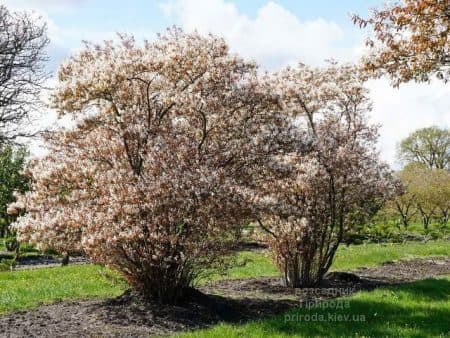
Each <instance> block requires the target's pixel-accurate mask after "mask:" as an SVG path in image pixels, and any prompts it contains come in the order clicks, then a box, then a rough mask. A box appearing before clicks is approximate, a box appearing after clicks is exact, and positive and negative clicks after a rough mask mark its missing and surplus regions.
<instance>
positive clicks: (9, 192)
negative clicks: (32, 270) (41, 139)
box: [0, 146, 28, 237]
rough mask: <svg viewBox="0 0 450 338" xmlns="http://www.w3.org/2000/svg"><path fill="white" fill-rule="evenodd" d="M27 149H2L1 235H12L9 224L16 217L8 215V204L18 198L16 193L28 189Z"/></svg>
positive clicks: (0, 175)
mask: <svg viewBox="0 0 450 338" xmlns="http://www.w3.org/2000/svg"><path fill="white" fill-rule="evenodd" d="M26 157H27V151H26V150H25V149H24V148H19V149H17V150H14V149H13V148H12V147H11V146H4V147H3V148H2V149H1V150H0V237H5V236H8V235H10V232H9V231H8V228H9V225H10V224H11V223H12V222H13V221H14V219H15V217H13V216H11V215H8V213H7V206H8V205H9V204H10V203H12V202H14V201H15V200H16V198H15V196H14V193H15V192H18V193H24V192H25V191H27V190H28V177H26V176H24V175H23V174H22V170H23V169H24V167H25V160H26Z"/></svg>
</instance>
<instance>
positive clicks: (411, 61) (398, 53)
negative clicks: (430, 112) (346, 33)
mask: <svg viewBox="0 0 450 338" xmlns="http://www.w3.org/2000/svg"><path fill="white" fill-rule="evenodd" d="M353 20H354V22H355V23H356V24H358V25H360V26H361V27H365V26H367V25H369V26H371V27H373V31H374V35H375V36H374V38H373V39H369V40H368V41H367V44H368V46H369V48H370V50H371V52H370V55H369V56H368V57H367V58H365V59H364V64H365V68H366V70H368V71H371V72H374V74H376V75H382V74H388V75H389V76H390V77H391V79H392V81H393V83H394V84H395V85H399V84H400V83H402V82H407V81H410V80H415V81H419V82H421V81H428V80H429V79H430V77H431V75H436V76H437V77H438V78H439V79H442V80H444V81H445V82H446V81H448V79H449V76H450V41H449V34H450V5H449V2H448V0H402V1H398V2H395V3H394V4H393V5H387V6H386V7H385V8H383V9H381V10H375V11H373V13H372V16H371V17H370V18H368V19H364V18H361V17H359V16H354V17H353Z"/></svg>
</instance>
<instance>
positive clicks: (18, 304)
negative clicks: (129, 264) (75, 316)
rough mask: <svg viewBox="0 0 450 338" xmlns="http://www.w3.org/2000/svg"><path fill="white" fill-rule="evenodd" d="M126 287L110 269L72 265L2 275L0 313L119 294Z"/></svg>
mask: <svg viewBox="0 0 450 338" xmlns="http://www.w3.org/2000/svg"><path fill="white" fill-rule="evenodd" d="M126 287H127V286H126V284H125V283H124V282H123V281H122V280H121V279H120V278H119V277H118V276H117V274H115V273H113V272H111V271H110V270H108V269H107V268H104V267H100V266H96V265H72V266H66V267H57V268H42V269H34V270H22V271H15V272H1V273H0V313H5V312H9V311H14V310H23V309H27V308H32V307H36V306H38V305H40V304H42V303H51V302H54V301H57V300H62V299H64V300H67V299H80V298H88V297H113V296H118V295H120V294H121V293H122V292H123V291H124V290H125V289H126Z"/></svg>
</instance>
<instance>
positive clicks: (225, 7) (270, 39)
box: [160, 0, 349, 70]
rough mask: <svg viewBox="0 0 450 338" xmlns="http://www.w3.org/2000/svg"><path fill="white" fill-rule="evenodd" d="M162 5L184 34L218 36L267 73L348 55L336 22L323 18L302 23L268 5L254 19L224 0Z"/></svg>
mask: <svg viewBox="0 0 450 338" xmlns="http://www.w3.org/2000/svg"><path fill="white" fill-rule="evenodd" d="M160 6H161V8H162V9H163V11H164V12H165V14H166V15H168V16H170V17H174V18H175V19H176V20H177V21H178V22H179V24H180V25H181V26H182V27H183V28H184V29H186V30H187V31H192V30H198V31H199V32H201V33H213V34H217V35H221V36H223V37H224V38H225V39H226V40H227V41H228V43H229V44H230V46H231V48H232V50H234V51H236V52H239V53H240V54H241V55H243V56H244V57H247V58H253V59H256V60H257V61H258V62H259V63H260V64H261V65H262V66H263V67H264V68H266V69H270V70H272V69H277V68H279V67H280V65H286V64H295V63H297V62H299V61H300V60H301V61H302V62H305V63H310V64H319V63H322V62H323V61H324V60H326V59H329V58H336V57H343V56H344V54H345V53H347V54H349V53H348V51H347V50H344V49H342V48H339V47H338V43H339V41H341V40H342V39H343V38H344V32H343V30H342V29H341V27H340V26H339V25H338V24H336V23H334V22H330V21H326V20H324V19H321V18H318V19H316V20H312V21H300V20H299V18H297V17H296V16H295V15H294V14H293V13H291V12H289V11H288V10H287V9H285V8H284V7H282V6H281V5H279V4H277V3H275V2H272V1H269V2H267V3H266V4H265V5H264V6H263V7H261V8H260V9H259V10H258V12H257V13H256V17H255V18H254V19H250V18H249V17H247V16H246V15H244V14H242V13H240V12H239V11H238V8H237V7H236V6H235V5H234V4H233V3H231V2H227V1H224V0H210V1H207V2H206V1H201V0H175V1H168V2H165V3H162V4H161V5H160ZM347 56H349V55H347Z"/></svg>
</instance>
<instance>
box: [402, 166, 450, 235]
mask: <svg viewBox="0 0 450 338" xmlns="http://www.w3.org/2000/svg"><path fill="white" fill-rule="evenodd" d="M403 172H404V175H405V176H408V178H409V181H408V186H407V189H408V191H409V193H411V194H413V195H414V196H415V201H416V208H417V210H418V211H419V213H420V216H421V218H422V224H423V227H424V229H425V230H428V229H429V225H430V223H431V222H432V220H433V219H434V218H436V217H437V218H439V220H440V222H441V223H446V222H447V218H448V210H449V209H448V208H449V195H448V189H449V177H450V175H449V173H448V171H447V170H442V169H430V168H427V167H426V166H425V165H420V164H413V165H409V166H407V167H406V168H405V169H404V170H403Z"/></svg>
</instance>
